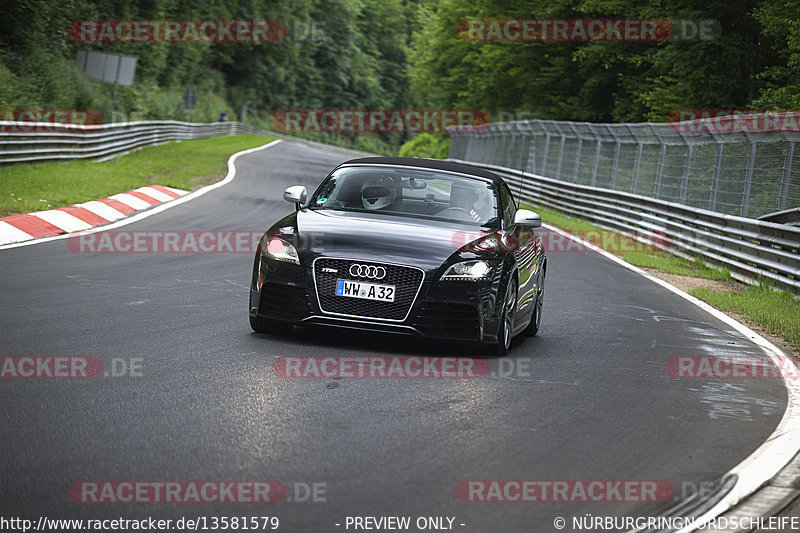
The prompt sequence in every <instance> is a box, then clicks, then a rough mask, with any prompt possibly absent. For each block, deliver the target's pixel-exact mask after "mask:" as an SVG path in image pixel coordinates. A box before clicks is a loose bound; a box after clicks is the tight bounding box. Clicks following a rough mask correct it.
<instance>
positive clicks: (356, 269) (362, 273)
mask: <svg viewBox="0 0 800 533" xmlns="http://www.w3.org/2000/svg"><path fill="white" fill-rule="evenodd" d="M350 275H351V276H353V277H356V278H369V279H383V278H385V277H386V269H385V268H383V267H382V266H372V265H359V264H358V263H353V264H352V265H350Z"/></svg>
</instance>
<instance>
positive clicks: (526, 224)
mask: <svg viewBox="0 0 800 533" xmlns="http://www.w3.org/2000/svg"><path fill="white" fill-rule="evenodd" d="M514 225H515V226H520V227H523V228H538V227H540V226H541V225H542V217H540V216H539V215H537V214H536V213H534V212H533V211H529V210H527V209H517V213H516V214H515V215H514Z"/></svg>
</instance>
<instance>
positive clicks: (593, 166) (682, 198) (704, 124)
mask: <svg viewBox="0 0 800 533" xmlns="http://www.w3.org/2000/svg"><path fill="white" fill-rule="evenodd" d="M449 132H450V135H451V141H450V157H453V158H456V159H465V160H467V159H468V160H471V161H474V162H478V163H486V164H489V165H499V166H503V167H508V168H513V169H516V170H523V171H526V172H531V173H533V174H538V175H541V176H548V177H550V178H554V179H557V180H560V181H562V182H569V183H577V184H581V185H589V186H593V187H603V188H606V189H614V190H617V191H624V192H630V193H634V194H640V195H642V196H650V197H653V198H658V199H661V200H666V201H668V202H678V203H681V204H684V205H689V206H692V207H696V208H700V209H708V210H709V211H715V212H719V213H724V214H728V215H739V216H743V217H753V218H755V217H759V216H761V215H766V214H768V213H772V212H775V211H783V210H785V209H790V208H793V207H800V150H797V149H795V144H796V142H797V141H798V140H800V114H798V113H760V114H738V115H726V116H719V117H714V118H704V119H697V120H692V121H683V122H669V123H654V122H653V123H636V124H591V123H588V122H567V121H555V120H521V121H514V122H497V123H493V124H487V125H484V126H478V127H463V128H451V129H450V130H449Z"/></svg>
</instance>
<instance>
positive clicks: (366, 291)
mask: <svg viewBox="0 0 800 533" xmlns="http://www.w3.org/2000/svg"><path fill="white" fill-rule="evenodd" d="M336 295H337V296H349V297H350V298H362V299H364V300H377V301H379V302H394V285H378V284H376V283H364V282H361V281H350V280H346V279H339V280H336Z"/></svg>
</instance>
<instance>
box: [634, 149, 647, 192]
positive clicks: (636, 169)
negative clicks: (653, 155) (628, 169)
mask: <svg viewBox="0 0 800 533" xmlns="http://www.w3.org/2000/svg"><path fill="white" fill-rule="evenodd" d="M643 148H644V143H636V159H634V160H633V181H632V182H631V192H632V193H634V194H636V188H637V187H638V186H639V166H640V165H641V164H642V149H643Z"/></svg>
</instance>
